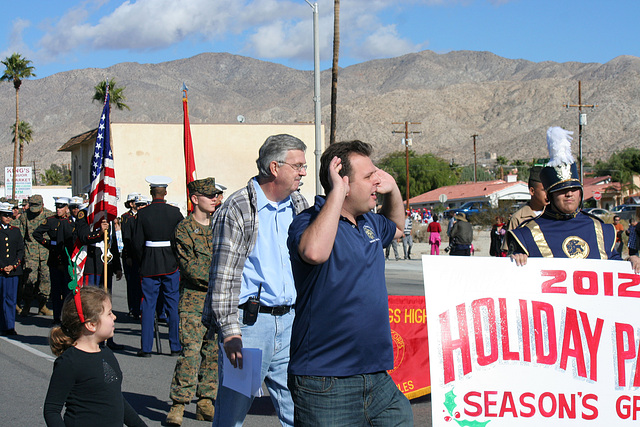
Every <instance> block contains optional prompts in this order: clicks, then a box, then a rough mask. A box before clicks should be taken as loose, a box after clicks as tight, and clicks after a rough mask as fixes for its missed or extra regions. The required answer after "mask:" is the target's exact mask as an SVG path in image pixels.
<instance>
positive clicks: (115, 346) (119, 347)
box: [107, 339, 124, 350]
mask: <svg viewBox="0 0 640 427" xmlns="http://www.w3.org/2000/svg"><path fill="white" fill-rule="evenodd" d="M107 347H109V348H110V349H111V350H123V349H124V345H122V344H116V343H115V342H113V340H112V339H108V340H107Z"/></svg>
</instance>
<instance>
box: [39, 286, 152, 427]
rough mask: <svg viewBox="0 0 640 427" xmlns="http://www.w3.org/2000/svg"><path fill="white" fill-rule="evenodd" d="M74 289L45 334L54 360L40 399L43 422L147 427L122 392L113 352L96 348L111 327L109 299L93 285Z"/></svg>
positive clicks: (110, 332) (63, 425)
mask: <svg viewBox="0 0 640 427" xmlns="http://www.w3.org/2000/svg"><path fill="white" fill-rule="evenodd" d="M76 292H77V295H73V293H72V294H69V295H68V296H67V299H66V300H65V302H64V306H63V308H62V319H61V321H62V324H61V326H56V327H54V328H53V329H52V330H51V333H50V336H49V345H50V347H51V351H52V352H53V354H55V355H56V356H58V358H57V359H56V361H55V363H54V365H53V374H52V375H51V381H50V383H49V390H48V391H47V397H46V399H45V401H44V419H45V421H46V423H47V426H49V427H70V426H91V427H112V426H113V427H115V426H118V427H121V426H122V425H123V424H125V425H127V426H134V427H139V426H146V424H145V423H144V421H142V420H141V419H140V417H139V416H138V414H137V413H136V412H135V410H134V409H133V408H132V407H131V405H129V403H127V401H126V400H125V399H124V396H123V395H122V390H121V386H122V371H121V370H120V365H119V364H118V361H117V360H116V358H115V356H114V355H113V352H112V351H111V350H110V349H109V348H100V343H101V342H104V341H105V340H106V339H107V338H111V337H112V336H113V333H114V330H115V325H114V322H115V319H116V316H115V315H114V314H113V311H112V306H111V297H110V296H109V294H107V293H106V292H105V291H104V290H102V289H101V288H97V287H93V286H87V287H83V288H80V289H77V290H76ZM65 404H66V411H65V413H64V421H63V418H62V415H61V412H62V408H63V407H64V405H65Z"/></svg>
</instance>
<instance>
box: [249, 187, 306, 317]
mask: <svg viewBox="0 0 640 427" xmlns="http://www.w3.org/2000/svg"><path fill="white" fill-rule="evenodd" d="M252 183H253V188H254V189H255V190H256V199H257V204H258V206H257V208H258V239H257V241H256V246H255V247H254V248H253V251H252V252H251V254H250V255H249V257H248V258H247V260H246V262H245V264H244V269H243V270H242V285H241V288H240V299H239V303H240V304H243V303H244V302H246V301H247V299H248V298H249V297H250V296H252V295H256V296H257V295H258V287H259V285H260V284H262V291H261V292H260V302H261V304H262V305H267V306H270V307H273V306H278V305H293V304H294V303H295V301H296V288H295V285H294V284H293V273H292V272H291V260H290V258H289V249H288V248H287V238H288V236H289V225H291V221H293V203H292V201H291V197H287V198H286V199H284V200H282V201H281V202H280V203H276V202H272V201H270V200H269V199H267V196H265V194H264V192H263V191H262V188H260V185H259V184H258V181H257V180H256V179H254V180H253V181H252Z"/></svg>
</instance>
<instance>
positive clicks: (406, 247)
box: [402, 212, 413, 259]
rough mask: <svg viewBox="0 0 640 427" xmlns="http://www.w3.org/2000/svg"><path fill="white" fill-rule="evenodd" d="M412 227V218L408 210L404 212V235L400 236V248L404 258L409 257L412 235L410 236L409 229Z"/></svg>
mask: <svg viewBox="0 0 640 427" xmlns="http://www.w3.org/2000/svg"><path fill="white" fill-rule="evenodd" d="M412 228H413V219H412V218H411V215H409V212H406V213H405V220H404V235H403V236H402V250H403V251H404V259H411V248H412V247H413V237H411V229H412Z"/></svg>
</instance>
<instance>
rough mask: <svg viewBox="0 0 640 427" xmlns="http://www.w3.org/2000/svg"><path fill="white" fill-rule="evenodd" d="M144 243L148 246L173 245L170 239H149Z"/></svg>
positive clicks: (162, 246)
mask: <svg viewBox="0 0 640 427" xmlns="http://www.w3.org/2000/svg"><path fill="white" fill-rule="evenodd" d="M144 245H145V246H146V247H148V248H167V247H169V246H171V242H170V241H168V240H158V241H153V240H147V241H146V242H144Z"/></svg>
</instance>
